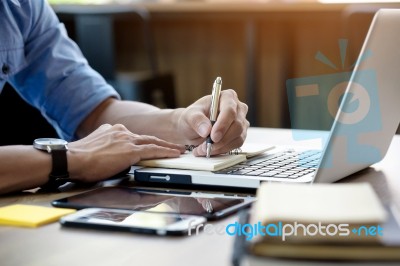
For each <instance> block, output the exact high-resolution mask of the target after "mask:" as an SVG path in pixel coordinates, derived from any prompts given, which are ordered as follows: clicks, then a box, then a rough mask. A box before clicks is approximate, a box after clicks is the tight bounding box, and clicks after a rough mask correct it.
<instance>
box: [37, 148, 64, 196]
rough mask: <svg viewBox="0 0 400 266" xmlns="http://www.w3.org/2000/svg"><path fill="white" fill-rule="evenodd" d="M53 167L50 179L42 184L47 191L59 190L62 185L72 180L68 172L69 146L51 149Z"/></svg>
mask: <svg viewBox="0 0 400 266" xmlns="http://www.w3.org/2000/svg"><path fill="white" fill-rule="evenodd" d="M50 153H51V158H52V159H51V160H52V169H51V173H50V175H49V181H48V182H47V183H46V184H45V185H44V186H42V189H44V190H46V191H58V190H59V187H60V186H63V185H65V184H66V183H67V182H71V179H70V178H69V173H68V162H67V148H65V149H52V150H51V152H50Z"/></svg>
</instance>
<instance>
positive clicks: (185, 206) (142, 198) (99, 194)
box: [53, 187, 254, 217]
mask: <svg viewBox="0 0 400 266" xmlns="http://www.w3.org/2000/svg"><path fill="white" fill-rule="evenodd" d="M206 195H207V196H206V197H198V196H193V195H192V193H190V192H189V193H185V192H180V191H179V192H178V191H169V190H147V189H136V188H126V187H104V188H99V189H95V190H92V191H89V192H85V193H82V194H79V195H75V196H72V197H69V198H64V199H60V200H56V201H54V202H53V206H56V207H65V208H75V209H83V208H90V207H96V208H116V209H127V210H136V211H151V212H164V213H180V214H192V215H202V216H207V217H212V216H219V215H221V214H224V212H230V213H231V212H233V211H236V210H238V209H240V208H242V207H245V206H248V205H249V204H250V203H251V202H253V201H254V199H253V198H237V197H236V198H233V197H232V198H229V197H218V196H214V195H213V194H206Z"/></svg>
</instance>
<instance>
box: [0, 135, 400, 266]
mask: <svg viewBox="0 0 400 266" xmlns="http://www.w3.org/2000/svg"><path fill="white" fill-rule="evenodd" d="M248 141H249V142H256V141H257V142H263V143H268V144H274V145H287V144H291V143H293V141H292V140H291V132H290V130H284V129H261V128H251V129H250V130H249V134H248ZM308 144H309V143H308ZM399 157H400V136H395V137H394V139H393V141H392V144H391V146H390V149H389V151H388V154H387V156H386V157H385V158H384V160H383V161H381V162H380V163H377V164H375V165H373V166H372V167H370V168H368V169H365V170H363V171H361V172H359V173H357V174H354V175H352V176H351V177H348V178H346V179H345V180H343V181H342V182H369V183H371V184H372V185H373V187H374V189H375V191H376V192H377V193H378V195H379V197H380V198H381V200H382V201H383V202H384V203H389V202H390V203H394V204H395V205H396V206H397V208H398V209H399V207H400V178H399V176H398V173H399V172H400V171H399V170H400V165H399V163H398V158H399ZM72 193H77V191H73V192H69V193H63V194H41V195H36V194H34V193H24V194H22V193H21V194H18V195H10V196H3V197H0V206H4V205H8V204H13V203H27V204H36V205H45V206H46V205H47V206H49V205H50V201H51V200H52V199H56V198H61V197H64V196H66V195H67V194H72ZM236 218H237V217H235V216H233V217H229V218H227V219H224V220H221V221H219V222H217V223H215V224H216V225H218V226H226V225H228V224H229V223H232V222H234V221H235V220H236ZM0 239H1V243H2V245H1V248H0V259H1V264H2V265H7V266H9V265H30V266H34V265H40V266H44V265H68V266H70V265H119V266H120V265H188V263H190V265H230V256H231V252H232V245H233V238H232V237H230V236H228V235H226V234H224V235H217V234H212V235H211V234H206V233H205V232H202V233H200V234H199V235H197V236H188V237H156V236H144V235H138V234H129V233H119V232H103V231H92V230H84V229H71V228H68V229H65V228H61V226H60V225H59V224H58V223H54V224H50V225H46V226H43V227H40V228H37V229H26V228H13V227H0Z"/></svg>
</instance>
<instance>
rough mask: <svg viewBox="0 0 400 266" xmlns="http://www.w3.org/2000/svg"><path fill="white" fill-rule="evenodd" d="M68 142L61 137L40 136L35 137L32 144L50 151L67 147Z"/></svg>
mask: <svg viewBox="0 0 400 266" xmlns="http://www.w3.org/2000/svg"><path fill="white" fill-rule="evenodd" d="M67 144H68V142H67V141H65V140H63V139H54V138H41V139H35V141H34V142H33V146H34V147H35V148H36V149H39V150H45V151H46V150H47V151H48V152H50V151H51V150H60V149H67Z"/></svg>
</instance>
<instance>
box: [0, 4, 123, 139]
mask: <svg viewBox="0 0 400 266" xmlns="http://www.w3.org/2000/svg"><path fill="white" fill-rule="evenodd" d="M5 82H8V83H10V84H11V85H12V86H13V87H14V88H15V89H16V91H17V92H18V93H19V94H20V95H21V97H22V98H23V99H25V100H26V101H27V102H28V103H30V104H31V105H33V106H35V107H36V108H38V109H39V110H40V112H41V113H42V115H43V116H44V117H45V118H46V119H47V120H48V121H49V122H50V123H51V124H52V125H53V126H54V128H55V129H56V131H57V132H58V134H59V135H60V136H61V137H62V138H64V139H66V140H73V139H75V131H76V129H77V127H78V126H79V124H80V123H81V122H82V120H84V119H85V118H86V116H87V115H88V114H89V113H90V112H91V111H93V109H94V108H96V106H98V105H99V104H100V103H101V102H102V101H104V100H105V99H106V98H108V97H116V98H119V95H118V94H117V92H116V91H115V90H114V89H113V88H112V87H111V86H110V85H108V84H107V83H106V81H105V80H104V79H103V78H102V77H101V76H100V75H99V74H98V73H97V72H96V71H94V70H93V69H92V68H91V67H90V66H89V65H88V63H87V61H86V59H85V58H84V57H83V55H82V53H81V52H80V50H79V48H78V47H77V45H76V44H75V43H74V42H73V41H71V40H70V39H69V38H68V36H67V33H66V30H65V27H64V25H63V24H62V23H60V22H59V20H58V18H57V16H56V15H55V13H54V12H53V10H52V9H51V7H50V6H49V5H48V3H47V1H46V0H1V1H0V92H1V90H2V89H3V86H4V84H5ZM21 122H22V123H23V121H21ZM44 137H45V136H44Z"/></svg>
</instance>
